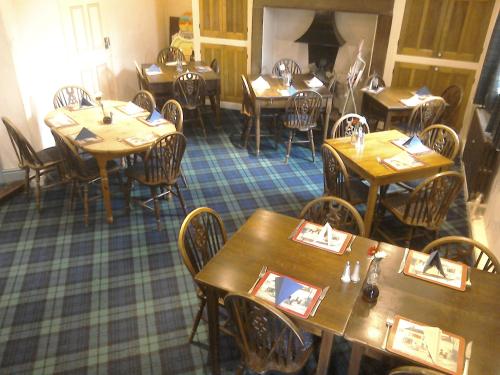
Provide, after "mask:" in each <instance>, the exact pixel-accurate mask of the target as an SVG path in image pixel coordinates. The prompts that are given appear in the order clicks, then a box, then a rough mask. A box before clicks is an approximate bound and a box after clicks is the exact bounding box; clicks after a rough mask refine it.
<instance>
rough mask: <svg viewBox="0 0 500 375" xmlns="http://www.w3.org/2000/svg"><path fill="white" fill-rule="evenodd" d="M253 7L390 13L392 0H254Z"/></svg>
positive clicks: (392, 4)
mask: <svg viewBox="0 0 500 375" xmlns="http://www.w3.org/2000/svg"><path fill="white" fill-rule="evenodd" d="M253 7H254V9H255V8H264V7H273V8H295V9H312V10H334V11H338V12H355V13H372V14H384V15H392V9H393V8H394V0H314V1H307V2H305V1H304V0H254V2H253Z"/></svg>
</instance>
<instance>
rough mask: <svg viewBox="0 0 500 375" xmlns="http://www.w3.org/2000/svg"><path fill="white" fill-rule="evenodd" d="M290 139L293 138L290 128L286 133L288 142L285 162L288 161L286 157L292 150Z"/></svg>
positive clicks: (288, 156)
mask: <svg viewBox="0 0 500 375" xmlns="http://www.w3.org/2000/svg"><path fill="white" fill-rule="evenodd" d="M292 139H293V130H292V129H290V130H289V134H288V143H287V145H286V156H285V164H286V163H288V159H289V158H290V153H291V152H292Z"/></svg>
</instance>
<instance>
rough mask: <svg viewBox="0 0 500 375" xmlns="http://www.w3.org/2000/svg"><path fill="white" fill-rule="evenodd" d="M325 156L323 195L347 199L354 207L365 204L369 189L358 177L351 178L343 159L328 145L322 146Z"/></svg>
mask: <svg viewBox="0 0 500 375" xmlns="http://www.w3.org/2000/svg"><path fill="white" fill-rule="evenodd" d="M321 153H322V156H323V186H324V192H323V194H324V195H326V196H336V197H340V198H342V199H345V200H346V201H348V202H349V203H350V204H352V205H356V204H359V203H365V202H366V200H367V196H368V187H367V186H366V185H365V184H363V182H362V181H361V180H360V179H359V178H357V177H351V176H349V173H348V172H347V168H346V167H345V165H344V162H343V161H342V158H341V157H340V155H339V154H338V153H337V151H335V150H334V148H333V147H332V146H330V145H328V144H326V143H325V144H323V146H321Z"/></svg>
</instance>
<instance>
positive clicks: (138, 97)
mask: <svg viewBox="0 0 500 375" xmlns="http://www.w3.org/2000/svg"><path fill="white" fill-rule="evenodd" d="M132 103H134V104H136V105H138V106H139V107H141V108H143V109H145V110H146V111H148V112H153V110H154V109H155V108H156V101H155V98H154V96H153V94H151V93H150V92H149V91H146V90H139V91H138V92H137V93H136V94H135V95H134V98H133V99H132Z"/></svg>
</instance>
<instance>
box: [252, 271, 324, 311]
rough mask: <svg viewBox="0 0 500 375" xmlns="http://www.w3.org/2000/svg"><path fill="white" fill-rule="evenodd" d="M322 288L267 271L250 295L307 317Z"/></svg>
mask: <svg viewBox="0 0 500 375" xmlns="http://www.w3.org/2000/svg"><path fill="white" fill-rule="evenodd" d="M321 292H322V289H321V288H319V287H317V286H314V285H311V284H308V283H305V282H303V281H300V280H297V279H294V278H291V277H289V276H285V275H282V274H280V273H278V272H273V271H267V272H266V273H265V274H264V276H262V278H261V279H260V280H259V282H258V283H257V285H256V286H255V288H254V289H253V291H252V293H251V294H252V295H254V296H255V297H258V298H261V299H263V300H265V301H267V302H270V303H272V304H274V305H275V306H276V307H277V308H279V309H281V310H283V311H286V312H288V313H290V314H293V315H296V316H299V317H301V318H304V319H307V318H308V317H309V315H310V314H311V312H312V310H313V309H314V306H315V305H316V303H317V302H318V300H319V297H320V295H321Z"/></svg>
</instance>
